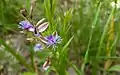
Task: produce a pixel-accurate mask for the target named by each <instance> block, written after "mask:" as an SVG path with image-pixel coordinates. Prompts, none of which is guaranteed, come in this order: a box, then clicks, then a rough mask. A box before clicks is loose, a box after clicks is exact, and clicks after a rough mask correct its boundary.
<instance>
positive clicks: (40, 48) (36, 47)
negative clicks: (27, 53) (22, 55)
mask: <svg viewBox="0 0 120 75" xmlns="http://www.w3.org/2000/svg"><path fill="white" fill-rule="evenodd" d="M42 49H43V47H42V46H41V44H36V45H35V46H34V51H35V52H36V51H39V50H42Z"/></svg>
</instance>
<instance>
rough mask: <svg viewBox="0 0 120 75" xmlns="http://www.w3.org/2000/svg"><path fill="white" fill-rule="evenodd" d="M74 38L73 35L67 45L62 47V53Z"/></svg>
mask: <svg viewBox="0 0 120 75" xmlns="http://www.w3.org/2000/svg"><path fill="white" fill-rule="evenodd" d="M73 38H74V36H72V37H71V38H70V40H69V41H68V42H67V43H66V44H65V46H64V47H63V49H62V53H63V52H64V51H65V49H66V48H67V47H68V45H69V44H70V42H71V41H72V39H73Z"/></svg>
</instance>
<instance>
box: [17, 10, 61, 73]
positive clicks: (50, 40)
mask: <svg viewBox="0 0 120 75" xmlns="http://www.w3.org/2000/svg"><path fill="white" fill-rule="evenodd" d="M22 10H23V9H22ZM24 10H26V9H25V8H24ZM32 11H33V9H32V10H31V11H30V13H32ZM25 12H27V11H22V12H21V15H22V17H23V18H24V20H22V21H20V22H19V24H18V28H20V29H21V30H22V32H23V33H25V34H29V33H31V34H32V36H29V38H31V39H32V42H31V43H34V46H33V52H34V53H38V52H42V51H44V50H45V49H52V50H51V51H49V52H50V53H52V54H51V55H49V56H47V57H46V60H45V61H44V64H43V66H42V69H43V70H45V71H46V70H48V69H49V67H50V64H51V62H52V58H53V57H54V55H56V53H57V52H56V50H55V49H56V48H57V46H58V44H60V43H61V41H62V38H61V36H59V35H58V32H57V31H56V30H55V29H54V30H55V31H54V32H53V33H51V34H48V35H43V33H44V32H46V30H47V31H49V30H48V27H49V24H50V23H49V22H45V18H42V19H40V20H39V21H38V22H37V23H36V24H34V22H33V20H32V18H31V16H32V14H31V15H29V16H28V17H26V16H27V14H26V15H25V14H23V13H25ZM31 39H29V41H30V40H31ZM55 57H56V56H55ZM33 58H34V61H38V60H40V59H38V60H35V58H36V55H34V54H33ZM55 61H57V60H55ZM33 64H35V62H33ZM37 67H39V68H36V66H34V68H35V72H36V71H37V72H36V74H39V73H38V71H39V69H40V66H37Z"/></svg>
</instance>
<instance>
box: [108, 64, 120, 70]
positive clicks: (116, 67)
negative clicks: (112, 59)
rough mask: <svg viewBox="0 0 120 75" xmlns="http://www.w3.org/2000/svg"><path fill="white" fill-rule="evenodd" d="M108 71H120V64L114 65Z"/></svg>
mask: <svg viewBox="0 0 120 75" xmlns="http://www.w3.org/2000/svg"><path fill="white" fill-rule="evenodd" d="M108 71H118V72H120V65H114V66H112V67H111V68H110V69H108Z"/></svg>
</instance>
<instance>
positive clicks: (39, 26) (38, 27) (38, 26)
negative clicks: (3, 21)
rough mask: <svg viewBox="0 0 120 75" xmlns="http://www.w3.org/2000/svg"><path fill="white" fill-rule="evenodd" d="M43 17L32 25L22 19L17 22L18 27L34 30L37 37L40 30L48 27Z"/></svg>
mask: <svg viewBox="0 0 120 75" xmlns="http://www.w3.org/2000/svg"><path fill="white" fill-rule="evenodd" d="M44 20H45V18H43V19H41V20H40V21H38V23H37V24H36V25H35V26H33V25H32V24H31V23H30V22H29V21H27V20H24V21H20V22H19V28H22V29H25V30H28V31H31V32H34V34H35V36H37V37H39V36H40V34H39V33H41V32H43V31H45V30H46V29H47V28H48V22H44V23H43V21H44Z"/></svg>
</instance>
